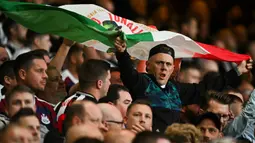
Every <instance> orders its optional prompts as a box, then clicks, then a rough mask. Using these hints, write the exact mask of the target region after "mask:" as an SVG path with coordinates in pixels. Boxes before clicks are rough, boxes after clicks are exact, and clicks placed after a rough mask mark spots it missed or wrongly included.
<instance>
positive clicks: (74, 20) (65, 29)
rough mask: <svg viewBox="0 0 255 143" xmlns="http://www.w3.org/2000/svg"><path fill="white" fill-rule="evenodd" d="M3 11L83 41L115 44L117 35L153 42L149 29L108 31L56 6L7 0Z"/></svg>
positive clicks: (28, 24) (131, 42) (0, 7)
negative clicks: (127, 31) (126, 32)
mask: <svg viewBox="0 0 255 143" xmlns="http://www.w3.org/2000/svg"><path fill="white" fill-rule="evenodd" d="M0 10H1V11H2V12H3V13H4V14H6V15H7V16H8V17H10V18H11V19H13V20H14V21H16V22H17V23H20V24H22V25H24V26H25V27H27V28H29V29H31V30H33V31H36V32H38V33H48V34H55V35H59V36H62V37H64V38H67V39H70V40H73V41H76V42H80V43H82V42H85V41H88V40H92V39H93V40H98V41H100V42H102V43H103V44H105V45H107V46H110V47H113V42H114V39H115V38H116V37H117V36H118V35H122V36H123V37H124V38H125V39H126V41H127V46H128V47H132V46H133V45H134V44H137V43H138V42H141V41H153V37H152V35H151V33H150V32H146V33H140V34H130V35H125V34H124V33H123V32H121V33H120V32H118V31H108V30H107V29H105V28H104V27H103V26H101V25H99V24H97V23H96V22H95V21H93V20H91V19H89V18H87V17H85V16H82V15H79V14H77V13H75V12H71V11H68V10H65V9H62V8H57V7H53V6H46V5H39V4H33V3H22V2H9V1H5V0H4V1H1V2H0Z"/></svg>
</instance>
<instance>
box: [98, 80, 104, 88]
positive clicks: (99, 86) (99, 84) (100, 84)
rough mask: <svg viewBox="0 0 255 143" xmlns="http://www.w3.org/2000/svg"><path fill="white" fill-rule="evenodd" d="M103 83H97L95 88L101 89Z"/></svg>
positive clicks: (99, 81)
mask: <svg viewBox="0 0 255 143" xmlns="http://www.w3.org/2000/svg"><path fill="white" fill-rule="evenodd" d="M103 84H104V82H103V81H102V80H98V81H97V88H98V89H101V88H102V87H103Z"/></svg>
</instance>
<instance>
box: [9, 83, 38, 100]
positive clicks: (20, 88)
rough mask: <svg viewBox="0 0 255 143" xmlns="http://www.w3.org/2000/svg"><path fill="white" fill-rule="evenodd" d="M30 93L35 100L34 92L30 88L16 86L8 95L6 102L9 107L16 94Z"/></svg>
mask: <svg viewBox="0 0 255 143" xmlns="http://www.w3.org/2000/svg"><path fill="white" fill-rule="evenodd" d="M18 92H19V93H24V92H25V93H30V94H32V96H33V98H34V94H35V93H34V92H33V91H32V90H31V89H30V88H29V87H27V86H25V85H17V86H15V87H14V88H13V89H12V90H11V91H10V93H8V94H7V95H6V97H5V100H6V103H7V105H9V104H10V101H11V99H12V97H13V96H14V94H15V93H18ZM34 100H35V98H34Z"/></svg>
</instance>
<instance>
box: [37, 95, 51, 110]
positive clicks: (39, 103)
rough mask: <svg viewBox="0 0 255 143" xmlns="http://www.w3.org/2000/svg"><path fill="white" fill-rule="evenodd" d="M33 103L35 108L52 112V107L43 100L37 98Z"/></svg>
mask: <svg viewBox="0 0 255 143" xmlns="http://www.w3.org/2000/svg"><path fill="white" fill-rule="evenodd" d="M35 102H36V107H37V108H47V109H49V110H53V108H54V105H53V104H51V103H49V102H47V101H45V100H42V99H40V98H38V97H35Z"/></svg>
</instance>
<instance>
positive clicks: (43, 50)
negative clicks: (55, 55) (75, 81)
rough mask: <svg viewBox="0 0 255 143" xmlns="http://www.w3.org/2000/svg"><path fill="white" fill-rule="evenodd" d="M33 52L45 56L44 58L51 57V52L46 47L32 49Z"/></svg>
mask: <svg viewBox="0 0 255 143" xmlns="http://www.w3.org/2000/svg"><path fill="white" fill-rule="evenodd" d="M31 53H32V54H33V55H36V56H39V57H43V58H44V56H48V57H50V54H49V52H48V51H47V50H45V49H35V50H33V51H31Z"/></svg>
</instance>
